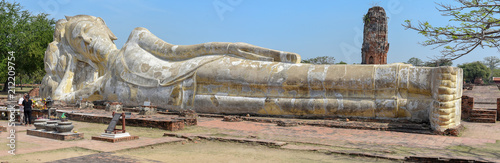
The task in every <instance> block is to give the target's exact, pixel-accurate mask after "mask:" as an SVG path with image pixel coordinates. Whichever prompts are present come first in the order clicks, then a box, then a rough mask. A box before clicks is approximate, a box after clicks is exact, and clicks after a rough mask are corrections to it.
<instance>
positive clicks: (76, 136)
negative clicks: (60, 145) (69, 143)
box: [26, 129, 83, 140]
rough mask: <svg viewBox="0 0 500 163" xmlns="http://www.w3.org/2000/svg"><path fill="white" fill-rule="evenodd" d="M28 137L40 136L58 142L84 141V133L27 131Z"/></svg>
mask: <svg viewBox="0 0 500 163" xmlns="http://www.w3.org/2000/svg"><path fill="white" fill-rule="evenodd" d="M26 132H27V134H28V135H31V136H38V137H44V138H49V139H56V140H80V139H83V133H72V132H65V133H57V132H54V131H49V132H47V131H42V130H35V129H28V130H26Z"/></svg>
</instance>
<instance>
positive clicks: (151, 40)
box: [127, 28, 300, 63]
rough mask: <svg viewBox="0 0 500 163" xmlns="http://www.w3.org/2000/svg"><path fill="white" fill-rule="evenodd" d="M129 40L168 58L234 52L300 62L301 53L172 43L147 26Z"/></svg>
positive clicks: (237, 45) (232, 45) (222, 44)
mask: <svg viewBox="0 0 500 163" xmlns="http://www.w3.org/2000/svg"><path fill="white" fill-rule="evenodd" d="M128 42H134V43H137V44H138V45H139V46H140V47H141V48H143V49H145V50H147V51H148V52H150V53H152V54H154V55H155V56H157V57H159V58H163V59H166V60H186V59H190V58H194V57H199V56H205V55H217V54H233V55H236V56H238V57H242V58H245V59H251V60H262V61H276V62H288V63H300V55H298V54H296V53H291V52H283V51H277V50H272V49H267V48H262V47H258V46H255V45H251V44H247V43H229V42H209V43H203V44H196V45H172V44H169V43H167V42H165V41H163V40H161V39H160V38H158V37H156V36H155V35H153V34H152V33H151V32H149V31H148V30H147V29H145V28H136V29H134V31H132V33H131V34H130V37H129V40H128V41H127V43H128Z"/></svg>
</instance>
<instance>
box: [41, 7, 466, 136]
mask: <svg viewBox="0 0 500 163" xmlns="http://www.w3.org/2000/svg"><path fill="white" fill-rule="evenodd" d="M116 39H117V38H116V36H115V35H114V34H113V33H112V32H111V30H110V29H109V28H108V27H107V26H106V24H105V23H104V21H103V20H102V19H101V18H99V17H94V16H88V15H77V16H73V17H66V19H61V20H59V21H58V22H57V23H56V29H55V32H54V41H53V42H51V43H50V44H49V45H48V48H47V51H46V53H45V58H44V62H45V71H46V72H47V73H46V75H45V77H44V79H43V83H42V86H41V95H42V96H44V97H49V96H50V97H52V98H53V99H54V100H61V101H67V102H76V101H77V100H78V99H81V98H85V99H88V100H90V101H93V100H106V101H117V102H122V103H123V104H124V105H128V106H138V105H141V104H142V103H143V102H144V101H151V103H153V104H155V105H158V106H159V107H161V108H167V109H172V110H185V109H193V110H195V111H197V112H202V113H226V114H247V113H248V114H260V115H291V116H340V117H366V118H374V119H395V120H398V119H402V120H410V121H424V122H430V123H431V126H432V128H433V129H434V130H436V131H444V130H446V129H449V128H454V127H457V126H458V125H459V124H460V114H461V111H460V100H461V99H460V97H461V94H462V70H461V69H459V68H455V67H414V66H412V65H409V64H401V63H397V64H389V65H326V64H325V65H320V64H303V63H300V60H301V58H300V56H299V55H298V54H296V53H291V52H284V51H277V50H272V49H267V48H262V47H258V46H254V45H251V44H247V43H226V42H209V43H203V44H197V45H174V44H170V43H167V42H165V41H163V40H161V39H160V38H158V37H156V36H155V35H153V34H152V33H151V32H150V31H148V30H147V29H145V28H135V29H134V30H133V31H132V33H131V34H130V36H129V38H128V40H127V42H126V43H125V45H124V46H123V47H122V48H121V49H117V48H116V46H115V44H114V43H113V40H116Z"/></svg>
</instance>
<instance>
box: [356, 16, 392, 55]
mask: <svg viewBox="0 0 500 163" xmlns="http://www.w3.org/2000/svg"><path fill="white" fill-rule="evenodd" d="M363 21H364V24H365V27H364V31H363V47H362V48H361V58H362V61H361V64H387V52H388V51H389V43H388V42H387V16H386V15H385V10H384V8H382V7H380V6H375V7H372V8H370V9H369V10H368V13H366V15H365V16H364V17H363Z"/></svg>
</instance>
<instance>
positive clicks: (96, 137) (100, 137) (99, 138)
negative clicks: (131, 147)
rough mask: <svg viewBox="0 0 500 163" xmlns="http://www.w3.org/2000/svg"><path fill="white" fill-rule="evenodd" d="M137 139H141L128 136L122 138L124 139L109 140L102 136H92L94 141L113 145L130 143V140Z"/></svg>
mask: <svg viewBox="0 0 500 163" xmlns="http://www.w3.org/2000/svg"><path fill="white" fill-rule="evenodd" d="M135 139H139V136H127V137H122V138H108V137H102V136H92V140H98V141H107V142H111V143H116V142H121V141H128V140H135Z"/></svg>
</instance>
